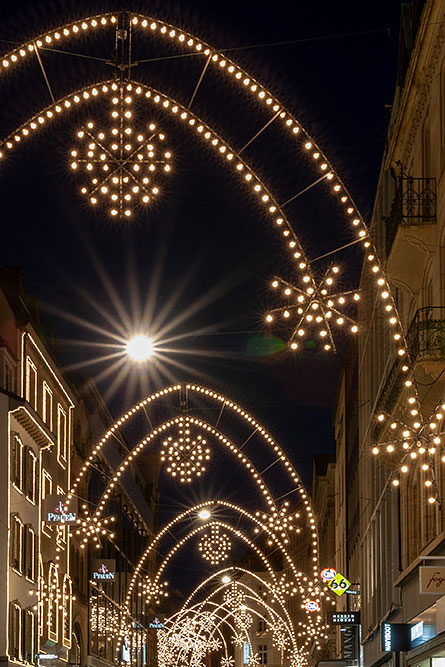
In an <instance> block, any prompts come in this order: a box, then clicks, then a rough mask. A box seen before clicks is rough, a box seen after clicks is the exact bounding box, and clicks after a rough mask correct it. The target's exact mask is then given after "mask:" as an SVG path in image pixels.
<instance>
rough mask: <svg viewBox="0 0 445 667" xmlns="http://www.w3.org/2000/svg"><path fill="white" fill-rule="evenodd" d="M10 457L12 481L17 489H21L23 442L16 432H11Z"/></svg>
mask: <svg viewBox="0 0 445 667" xmlns="http://www.w3.org/2000/svg"><path fill="white" fill-rule="evenodd" d="M11 459H12V460H11V479H12V483H13V484H14V486H15V487H16V488H17V489H19V491H23V442H22V441H21V440H20V438H19V436H18V435H17V433H12V438H11Z"/></svg>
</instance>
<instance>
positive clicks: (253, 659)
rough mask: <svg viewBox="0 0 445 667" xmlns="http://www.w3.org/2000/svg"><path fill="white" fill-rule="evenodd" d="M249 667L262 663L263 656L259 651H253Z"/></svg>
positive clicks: (255, 666)
mask: <svg viewBox="0 0 445 667" xmlns="http://www.w3.org/2000/svg"><path fill="white" fill-rule="evenodd" d="M248 665H249V667H257V666H258V665H261V658H260V654H259V653H252V654H251V655H250V656H249V662H248Z"/></svg>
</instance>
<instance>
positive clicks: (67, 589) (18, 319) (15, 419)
mask: <svg viewBox="0 0 445 667" xmlns="http://www.w3.org/2000/svg"><path fill="white" fill-rule="evenodd" d="M2 278H3V279H4V281H3V289H2V290H1V291H0V438H1V443H0V457H1V460H0V478H1V479H0V489H2V493H1V499H0V517H1V522H0V526H1V528H0V531H1V537H0V539H1V542H2V544H3V545H5V548H2V549H1V550H0V559H1V564H0V655H1V656H2V660H4V661H8V662H11V663H19V664H25V663H26V664H35V663H36V660H37V658H36V656H37V654H39V653H46V654H48V653H57V655H58V656H59V657H60V659H61V660H62V661H65V662H66V661H67V660H68V653H69V650H70V648H71V628H72V597H73V593H72V580H71V576H70V553H69V547H68V528H67V526H66V525H61V524H60V523H48V522H47V521H46V520H45V519H46V518H47V517H45V510H48V511H52V512H53V511H54V512H55V511H56V507H53V506H52V505H53V504H56V503H57V496H62V497H63V496H64V495H65V494H66V493H67V491H68V489H69V483H70V452H71V437H72V417H73V409H74V397H73V394H72V392H71V390H70V388H69V386H68V383H67V382H66V380H65V379H64V378H63V376H62V375H61V373H60V371H59V370H58V367H57V365H56V363H55V362H54V360H53V358H52V356H51V354H50V353H49V351H48V349H47V348H46V347H45V346H44V345H43V343H42V337H41V335H39V333H38V331H37V330H36V328H35V325H33V324H32V321H33V319H34V318H33V316H32V315H31V313H30V312H29V311H28V309H27V307H26V305H25V300H24V299H23V296H24V292H23V288H22V286H21V279H20V276H19V277H17V274H13V273H11V274H10V275H8V274H5V273H2ZM37 319H38V318H37ZM34 321H36V319H34ZM48 503H49V505H48Z"/></svg>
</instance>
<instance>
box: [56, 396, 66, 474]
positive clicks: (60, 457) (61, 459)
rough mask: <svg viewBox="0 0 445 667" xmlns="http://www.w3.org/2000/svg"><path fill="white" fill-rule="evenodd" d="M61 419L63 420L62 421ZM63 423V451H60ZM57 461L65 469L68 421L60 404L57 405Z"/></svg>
mask: <svg viewBox="0 0 445 667" xmlns="http://www.w3.org/2000/svg"><path fill="white" fill-rule="evenodd" d="M62 417H63V419H62ZM62 422H63V451H61V423H62ZM57 460H58V462H59V463H60V464H61V465H62V467H66V463H67V461H68V419H67V414H66V411H65V410H64V408H63V407H62V405H60V403H58V404H57Z"/></svg>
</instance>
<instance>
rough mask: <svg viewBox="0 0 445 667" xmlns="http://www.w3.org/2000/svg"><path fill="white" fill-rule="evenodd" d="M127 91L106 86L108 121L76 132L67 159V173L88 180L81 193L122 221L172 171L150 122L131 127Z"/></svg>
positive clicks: (129, 91)
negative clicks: (107, 89) (82, 175)
mask: <svg viewBox="0 0 445 667" xmlns="http://www.w3.org/2000/svg"><path fill="white" fill-rule="evenodd" d="M132 91H133V85H132V84H126V85H125V84H124V83H115V84H113V85H112V86H111V87H110V91H109V94H110V95H111V107H112V110H111V119H110V120H108V119H107V120H106V121H105V122H104V123H103V127H98V126H97V123H95V122H93V121H92V120H91V121H89V122H88V123H87V124H86V126H85V127H83V128H82V129H80V130H79V131H78V132H77V139H78V142H79V143H78V145H77V146H76V147H75V148H73V149H72V150H71V154H70V159H71V169H73V171H77V172H82V173H83V174H85V175H86V176H87V177H88V178H87V181H86V182H84V184H83V186H82V187H81V193H82V194H83V195H85V197H87V198H88V200H89V202H90V203H91V204H92V205H93V206H96V205H99V204H100V203H102V202H105V203H106V204H107V205H108V207H109V209H108V210H109V213H110V215H111V217H113V218H121V219H128V218H130V217H131V216H132V214H133V212H134V209H135V208H136V207H139V206H146V205H148V204H150V203H151V202H152V201H153V199H155V198H156V197H157V195H158V194H159V192H160V187H159V181H160V180H162V176H163V175H165V174H167V173H169V172H170V171H171V168H172V167H171V157H172V155H171V151H170V150H169V149H166V148H165V147H164V145H163V144H164V141H165V134H163V133H162V132H159V131H158V130H157V128H156V125H155V123H152V122H151V123H148V124H146V123H139V124H138V125H139V127H135V121H134V118H133V116H134V110H133V94H132Z"/></svg>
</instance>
